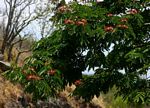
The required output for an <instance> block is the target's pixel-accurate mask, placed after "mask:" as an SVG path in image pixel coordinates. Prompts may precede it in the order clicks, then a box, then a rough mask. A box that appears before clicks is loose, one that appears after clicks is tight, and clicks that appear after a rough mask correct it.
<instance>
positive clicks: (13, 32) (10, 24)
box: [1, 0, 50, 61]
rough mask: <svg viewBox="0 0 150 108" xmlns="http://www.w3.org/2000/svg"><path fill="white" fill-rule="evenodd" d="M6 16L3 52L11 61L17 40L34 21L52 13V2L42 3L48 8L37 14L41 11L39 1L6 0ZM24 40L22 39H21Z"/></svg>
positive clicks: (4, 20) (4, 19) (4, 17)
mask: <svg viewBox="0 0 150 108" xmlns="http://www.w3.org/2000/svg"><path fill="white" fill-rule="evenodd" d="M4 3H5V9H6V11H5V14H4V16H3V25H1V26H3V27H2V29H3V41H2V46H1V52H2V54H4V52H6V53H7V55H8V58H7V59H8V61H10V60H11V52H12V48H13V46H14V44H16V43H17V42H15V39H16V38H17V37H19V35H20V33H21V32H22V31H23V30H24V29H25V28H26V27H27V26H28V25H29V24H30V23H31V22H32V21H34V20H36V19H38V18H40V17H41V16H44V15H45V13H46V12H47V11H49V12H50V10H49V9H50V8H49V7H50V2H49V1H42V3H45V4H46V7H44V8H42V10H40V12H38V14H37V12H35V11H37V10H38V9H39V6H40V4H41V2H40V1H39V0H4ZM21 40H22V39H21Z"/></svg>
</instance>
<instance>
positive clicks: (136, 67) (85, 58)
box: [18, 0, 150, 104]
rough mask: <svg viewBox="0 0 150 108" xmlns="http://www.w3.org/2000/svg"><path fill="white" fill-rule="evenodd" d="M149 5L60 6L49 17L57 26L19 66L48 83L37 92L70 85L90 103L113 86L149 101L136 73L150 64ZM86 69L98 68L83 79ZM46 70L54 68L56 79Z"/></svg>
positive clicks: (122, 1) (127, 0)
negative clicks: (32, 71)
mask: <svg viewBox="0 0 150 108" xmlns="http://www.w3.org/2000/svg"><path fill="white" fill-rule="evenodd" d="M148 5H149V2H148V1H146V0H140V1H138V2H137V1H135V0H133V1H132V0H119V1H118V0H116V1H114V0H104V2H100V3H91V4H86V5H81V4H79V3H77V2H72V3H70V4H68V5H65V4H63V5H61V6H59V7H58V8H57V11H56V12H55V15H54V16H53V17H52V19H51V20H52V21H53V22H54V25H55V27H56V28H57V29H56V30H55V31H54V32H53V33H52V34H51V35H50V36H49V37H47V38H45V39H41V40H40V41H39V42H37V43H36V44H35V45H34V47H33V55H32V56H31V57H30V58H29V59H28V60H27V63H26V64H25V66H24V67H25V69H27V68H28V67H30V66H31V65H33V67H34V68H35V70H36V71H35V74H37V75H38V76H40V78H42V79H44V81H45V83H44V84H48V85H46V86H45V88H44V86H43V89H38V91H39V93H41V95H40V96H45V97H46V96H49V94H45V93H49V90H53V88H55V87H56V86H58V88H61V87H64V86H65V85H66V84H67V83H70V84H71V83H75V84H76V85H77V88H76V90H75V91H74V93H73V94H74V95H79V96H81V97H83V98H84V99H85V100H86V101H89V100H90V99H92V98H93V96H94V95H96V96H99V95H100V92H104V93H107V92H108V90H109V89H110V88H112V87H113V86H114V85H115V86H116V87H117V88H118V93H117V95H121V96H123V97H124V99H127V100H128V101H129V102H134V103H140V104H144V103H149V101H150V87H149V79H147V78H141V77H140V76H141V75H146V74H147V72H148V70H149V67H150V55H149V54H150V40H149V37H150V34H149V31H150V24H149V22H150V21H149V17H150V10H149V8H147V6H148ZM85 52H87V53H86V54H85ZM45 64H46V65H45ZM87 67H88V68H89V69H91V68H95V67H97V69H96V70H95V74H94V75H93V76H89V77H87V78H83V79H82V71H84V70H85V69H86V68H87ZM49 69H56V70H57V73H59V74H58V77H54V76H50V77H48V76H47V74H46V73H47V71H48V70H49ZM30 70H31V69H30ZM28 73H29V72H28ZM59 75H60V76H61V77H60V76H59ZM56 76H57V75H56ZM18 78H19V77H18ZM51 78H58V79H55V80H54V86H51V84H52V83H53V82H48V81H52V79H51ZM80 79H81V80H80ZM38 81H39V82H40V81H43V80H38ZM27 82H28V83H29V84H30V83H31V82H30V81H27ZM39 82H38V83H39ZM28 83H25V85H26V84H28ZM55 84H56V85H55ZM39 86H40V85H38V86H36V87H35V88H34V90H36V89H37V87H39ZM40 87H41V86H40ZM47 87H48V89H47ZM58 88H57V87H56V88H55V93H57V92H56V91H57V90H60V89H58ZM32 92H34V91H32ZM35 94H36V93H35ZM50 94H51V93H50Z"/></svg>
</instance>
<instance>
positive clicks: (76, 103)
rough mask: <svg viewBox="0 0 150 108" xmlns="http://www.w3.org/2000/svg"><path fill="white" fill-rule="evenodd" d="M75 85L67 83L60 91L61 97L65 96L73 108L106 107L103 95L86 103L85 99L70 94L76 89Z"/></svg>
mask: <svg viewBox="0 0 150 108" xmlns="http://www.w3.org/2000/svg"><path fill="white" fill-rule="evenodd" d="M75 88H76V87H75V85H72V86H69V85H67V86H66V88H65V90H64V91H62V92H61V93H60V97H61V98H64V99H65V100H66V101H67V102H68V104H69V105H71V106H72V108H105V102H104V101H103V98H102V97H98V98H97V97H96V96H95V97H94V98H93V99H92V101H91V102H90V103H86V102H84V101H83V99H81V98H80V99H79V98H77V97H71V96H69V95H70V94H71V93H72V92H73V90H74V89H75Z"/></svg>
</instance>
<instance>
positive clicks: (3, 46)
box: [1, 41, 7, 54]
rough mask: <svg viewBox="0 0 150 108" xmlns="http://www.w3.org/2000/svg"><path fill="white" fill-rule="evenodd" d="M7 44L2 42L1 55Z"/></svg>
mask: <svg viewBox="0 0 150 108" xmlns="http://www.w3.org/2000/svg"><path fill="white" fill-rule="evenodd" d="M6 47H7V44H6V42H5V41H3V42H2V46H1V53H2V54H4V52H5V50H6Z"/></svg>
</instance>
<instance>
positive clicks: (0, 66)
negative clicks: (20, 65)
mask: <svg viewBox="0 0 150 108" xmlns="http://www.w3.org/2000/svg"><path fill="white" fill-rule="evenodd" d="M9 69H11V65H10V63H8V62H4V61H0V70H1V71H2V72H4V71H7V70H9Z"/></svg>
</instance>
